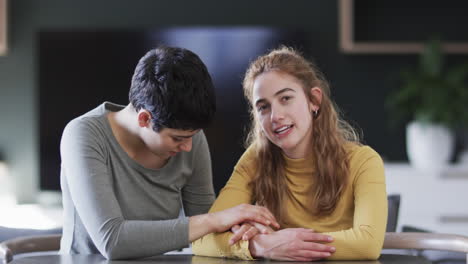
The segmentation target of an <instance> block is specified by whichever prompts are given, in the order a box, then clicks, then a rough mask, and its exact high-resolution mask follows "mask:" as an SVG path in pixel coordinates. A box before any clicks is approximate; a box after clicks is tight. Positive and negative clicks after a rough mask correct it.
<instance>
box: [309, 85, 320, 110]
mask: <svg viewBox="0 0 468 264" xmlns="http://www.w3.org/2000/svg"><path fill="white" fill-rule="evenodd" d="M322 96H323V93H322V89H320V88H319V87H317V86H315V87H312V88H310V99H311V102H310V110H311V111H318V110H319V109H320V106H321V105H322Z"/></svg>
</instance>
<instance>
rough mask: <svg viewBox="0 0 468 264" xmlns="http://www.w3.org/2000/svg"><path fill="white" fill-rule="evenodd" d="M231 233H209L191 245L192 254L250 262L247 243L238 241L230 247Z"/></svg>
mask: <svg viewBox="0 0 468 264" xmlns="http://www.w3.org/2000/svg"><path fill="white" fill-rule="evenodd" d="M232 235H233V234H232V233H231V232H229V231H228V232H223V233H211V234H208V235H206V236H203V237H202V238H200V239H198V240H195V241H194V242H193V243H192V251H193V254H195V255H198V256H207V257H224V258H235V259H244V260H252V259H253V258H252V256H251V255H250V252H249V248H248V247H249V241H244V240H240V241H238V242H237V243H235V244H233V245H230V244H229V239H230V238H231V237H232Z"/></svg>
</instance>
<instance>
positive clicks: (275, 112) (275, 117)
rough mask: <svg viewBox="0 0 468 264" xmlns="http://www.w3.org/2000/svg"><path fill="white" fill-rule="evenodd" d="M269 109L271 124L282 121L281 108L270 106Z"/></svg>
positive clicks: (282, 112) (282, 113)
mask: <svg viewBox="0 0 468 264" xmlns="http://www.w3.org/2000/svg"><path fill="white" fill-rule="evenodd" d="M270 107H271V112H270V115H271V116H270V118H271V122H272V123H275V122H278V121H281V120H283V119H284V111H283V108H282V107H281V106H279V105H273V104H272V105H271V106H270Z"/></svg>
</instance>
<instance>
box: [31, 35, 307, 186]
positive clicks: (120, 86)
mask: <svg viewBox="0 0 468 264" xmlns="http://www.w3.org/2000/svg"><path fill="white" fill-rule="evenodd" d="M38 38H39V46H38V54H39V61H38V62H39V65H38V69H39V72H38V81H39V119H38V120H39V121H38V122H39V126H38V127H39V130H40V131H39V135H40V189H41V190H60V153H59V144H60V138H61V135H62V131H63V129H64V127H65V125H66V124H67V123H68V122H69V121H70V120H71V119H73V118H75V117H77V116H79V115H81V114H84V113H86V112H87V111H89V110H91V109H93V108H94V107H96V106H97V105H99V104H101V103H102V102H104V101H111V102H114V103H119V104H124V105H125V104H128V90H129V87H130V80H131V76H132V74H133V70H134V68H135V65H136V63H137V62H138V60H139V58H140V57H141V56H143V55H144V54H145V53H146V51H148V50H149V49H151V48H153V47H155V46H157V45H159V44H164V45H168V46H179V47H184V48H187V49H190V50H192V51H194V52H195V53H197V54H198V55H199V56H200V58H201V59H202V60H203V61H204V62H205V64H206V65H207V67H208V70H209V71H210V73H211V75H212V77H213V81H214V84H215V87H216V99H217V113H216V116H215V120H214V122H213V124H212V125H211V126H210V127H209V128H207V129H206V130H205V133H206V136H207V139H208V144H209V146H210V151H211V156H212V164H213V181H214V186H215V190H216V192H217V193H218V192H219V190H220V189H221V188H222V187H223V186H224V184H225V183H226V181H227V179H228V178H229V176H230V175H231V172H232V169H233V167H234V165H235V164H236V162H237V160H238V159H239V157H240V156H241V155H242V153H243V151H244V145H243V141H244V138H245V131H246V127H247V125H248V121H249V114H248V109H247V104H246V101H245V99H244V97H243V93H242V85H241V83H242V79H243V75H244V73H245V70H246V68H247V66H248V63H249V62H250V61H251V60H252V59H254V58H256V57H257V56H259V55H261V54H263V53H265V52H266V51H267V50H269V49H272V48H276V47H278V46H279V45H281V44H285V45H289V46H293V47H295V48H298V49H299V50H301V51H302V52H304V53H305V54H307V52H308V50H307V48H310V46H311V45H310V43H307V42H308V41H307V39H308V38H307V34H306V33H304V32H303V31H301V30H291V29H277V28H265V27H228V28H219V27H191V28H164V29H155V30H135V31H121V30H95V31H90V30H86V31H82V30H73V31H70V30H67V31H62V30H42V31H41V32H39V36H38Z"/></svg>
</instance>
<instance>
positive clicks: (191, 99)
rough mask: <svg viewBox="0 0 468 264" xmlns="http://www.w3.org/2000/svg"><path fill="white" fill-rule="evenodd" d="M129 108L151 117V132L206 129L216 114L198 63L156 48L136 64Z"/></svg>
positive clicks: (180, 52) (185, 53) (183, 52)
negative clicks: (143, 112) (143, 111)
mask: <svg viewBox="0 0 468 264" xmlns="http://www.w3.org/2000/svg"><path fill="white" fill-rule="evenodd" d="M129 100H130V103H131V104H132V106H133V107H134V108H135V109H136V111H139V110H140V109H145V110H147V111H149V112H150V113H151V116H152V122H153V129H154V130H155V131H156V132H159V131H160V130H161V129H162V128H165V127H167V128H175V129H182V130H196V129H200V128H205V127H207V126H208V125H209V124H210V123H211V121H212V119H213V118H214V114H215V111H216V101H215V93H214V86H213V82H212V80H211V76H210V74H209V73H208V70H207V68H206V66H205V64H204V63H203V62H202V61H201V59H200V58H199V57H198V56H197V55H196V54H195V53H193V52H191V51H190V50H187V49H184V48H176V47H167V46H159V47H157V48H155V49H152V50H150V51H148V52H147V53H146V54H145V55H144V56H143V57H142V58H141V59H140V61H139V62H138V64H137V66H136V68H135V73H134V74H133V77H132V84H131V87H130V92H129Z"/></svg>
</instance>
